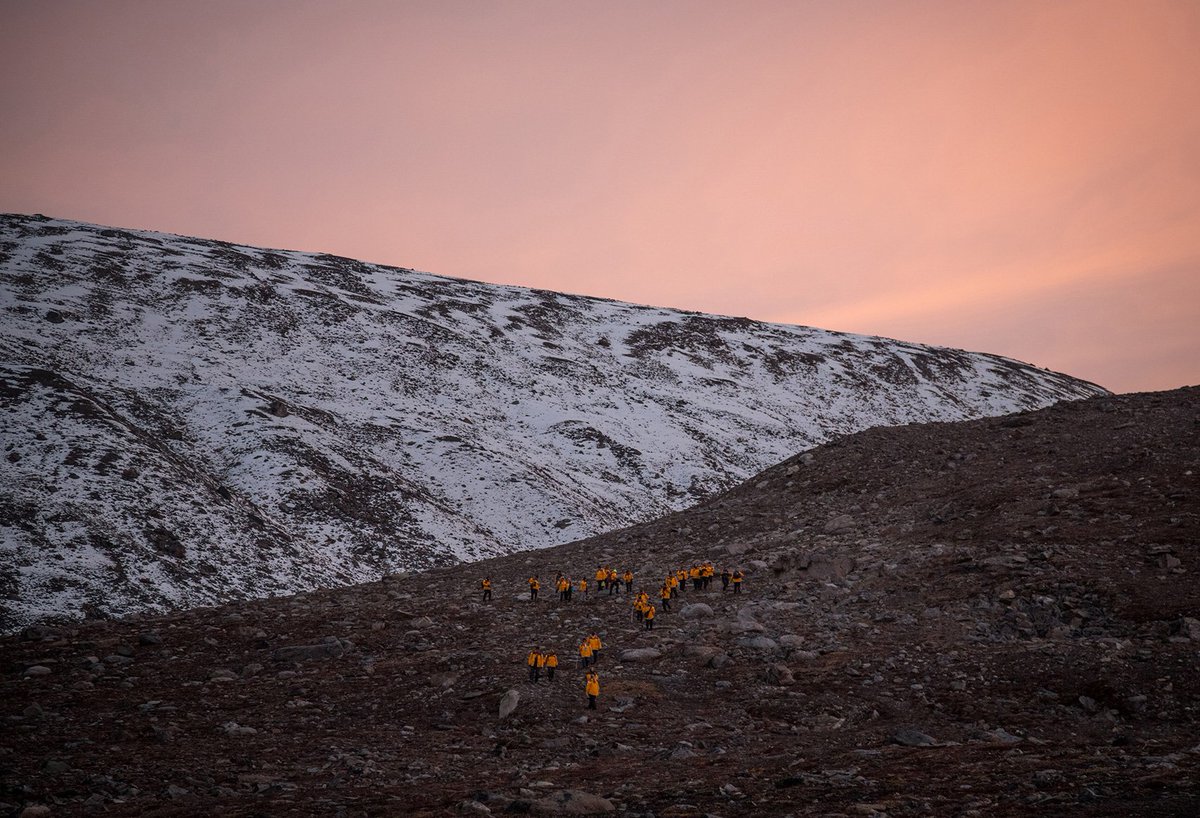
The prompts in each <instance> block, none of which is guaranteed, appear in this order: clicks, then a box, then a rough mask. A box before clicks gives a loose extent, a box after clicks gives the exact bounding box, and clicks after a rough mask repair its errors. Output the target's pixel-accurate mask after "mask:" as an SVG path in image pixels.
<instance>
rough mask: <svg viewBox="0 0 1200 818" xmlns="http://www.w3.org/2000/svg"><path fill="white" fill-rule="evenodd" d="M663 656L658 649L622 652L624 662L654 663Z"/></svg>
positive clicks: (638, 649)
mask: <svg viewBox="0 0 1200 818" xmlns="http://www.w3.org/2000/svg"><path fill="white" fill-rule="evenodd" d="M661 656H662V651H661V650H658V649H657V648H630V649H629V650H623V651H621V657H620V658H621V661H622V662H653V661H654V660H655V659H658V658H660V657H661Z"/></svg>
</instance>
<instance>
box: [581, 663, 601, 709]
mask: <svg viewBox="0 0 1200 818" xmlns="http://www.w3.org/2000/svg"><path fill="white" fill-rule="evenodd" d="M583 684H584V689H585V690H586V691H587V697H588V710H595V709H596V699H598V698H599V697H600V674H599V673H597V672H596V671H594V670H589V671H588V672H587V676H586V677H584V682H583Z"/></svg>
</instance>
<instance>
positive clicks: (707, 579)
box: [700, 562, 714, 591]
mask: <svg viewBox="0 0 1200 818" xmlns="http://www.w3.org/2000/svg"><path fill="white" fill-rule="evenodd" d="M713 573H714V572H713V567H712V563H711V562H705V563H704V564H703V565H701V566H700V577H701V580H702V582H701V584H702V585H703V587H704V590H706V591H707V590H708V586H709V585H711V584H712V578H713Z"/></svg>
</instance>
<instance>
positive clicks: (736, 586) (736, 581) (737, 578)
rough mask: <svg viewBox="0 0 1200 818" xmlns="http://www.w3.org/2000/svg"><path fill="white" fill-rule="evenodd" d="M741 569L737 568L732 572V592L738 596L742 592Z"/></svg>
mask: <svg viewBox="0 0 1200 818" xmlns="http://www.w3.org/2000/svg"><path fill="white" fill-rule="evenodd" d="M742 579H743V576H742V569H741V568H739V569H737V570H736V571H734V572H733V592H734V593H735V594H740V593H741V592H742Z"/></svg>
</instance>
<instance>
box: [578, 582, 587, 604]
mask: <svg viewBox="0 0 1200 818" xmlns="http://www.w3.org/2000/svg"><path fill="white" fill-rule="evenodd" d="M579 593H581V594H583V599H584V601H585V602H586V601H587V598H588V589H587V580H586V579H580V580H579Z"/></svg>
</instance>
